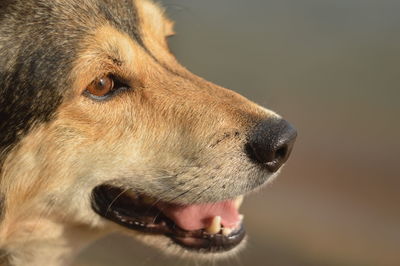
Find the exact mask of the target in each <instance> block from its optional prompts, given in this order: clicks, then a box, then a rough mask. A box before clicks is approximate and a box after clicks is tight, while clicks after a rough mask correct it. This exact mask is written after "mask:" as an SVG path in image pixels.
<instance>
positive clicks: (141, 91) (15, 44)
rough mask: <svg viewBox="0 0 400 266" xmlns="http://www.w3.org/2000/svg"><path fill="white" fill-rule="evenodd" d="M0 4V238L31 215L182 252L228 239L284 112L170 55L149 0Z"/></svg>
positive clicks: (280, 152)
mask: <svg viewBox="0 0 400 266" xmlns="http://www.w3.org/2000/svg"><path fill="white" fill-rule="evenodd" d="M0 8H1V10H0V11H1V15H0V92H1V95H0V117H1V125H0V138H1V139H0V144H1V146H0V148H1V150H0V152H1V157H0V160H1V163H2V168H1V180H0V182H1V187H0V190H1V195H2V196H3V197H4V198H5V201H4V208H3V209H4V210H3V215H2V225H3V226H2V230H3V231H2V232H1V235H2V237H3V242H7V241H6V240H4V239H6V237H8V238H13V239H14V240H13V241H14V242H16V241H17V239H21V240H20V241H24V240H23V239H22V236H26V235H27V232H30V233H29V234H28V235H29V236H31V235H32V232H31V231H34V230H33V229H32V227H34V226H33V225H32V223H33V224H34V221H36V222H37V221H38V219H41V220H46V221H49V222H48V223H51V224H58V225H59V224H62V225H64V226H71V225H76V226H80V227H82V226H83V227H85V226H87V227H91V228H94V229H96V230H97V229H100V230H104V231H109V230H108V229H110V228H111V229H112V230H114V229H117V230H120V231H124V232H130V233H132V234H134V235H136V236H138V237H141V238H144V239H146V241H147V242H157V243H161V244H162V245H164V244H167V245H168V246H170V247H172V248H174V249H176V248H177V247H181V248H184V249H185V250H190V251H192V252H194V253H196V252H197V253H203V254H204V253H224V252H226V251H228V250H232V249H235V248H237V247H238V246H240V243H242V242H243V241H242V240H243V239H244V237H245V232H244V229H243V226H242V222H241V215H240V214H239V212H238V208H239V205H240V201H241V199H242V197H243V195H245V194H246V193H249V192H251V191H253V190H254V189H256V188H258V187H259V186H261V185H263V184H265V183H267V182H268V181H269V180H271V179H272V178H273V177H275V175H276V173H277V172H278V170H279V169H280V167H281V166H282V165H283V164H284V163H285V161H286V160H287V158H288V156H289V154H290V151H291V149H292V146H293V143H294V140H295V138H296V131H295V130H294V129H293V128H292V127H291V126H290V125H289V124H288V123H287V122H286V121H285V120H283V119H282V118H281V117H280V116H278V115H277V114H275V113H274V112H272V111H269V110H267V109H264V108H262V107H260V106H258V105H256V104H255V103H253V102H251V101H249V100H247V99H245V98H244V97H242V96H240V95H238V94H237V93H234V92H232V91H230V90H227V89H224V88H221V87H219V86H217V85H215V84H212V83H210V82H207V81H205V80H203V79H202V78H200V77H197V76H195V75H194V74H192V73H190V72H189V71H188V70H186V69H185V68H184V67H182V66H181V65H180V64H179V63H178V62H177V61H176V59H175V58H174V56H173V55H172V54H171V52H170V50H169V49H168V44H167V37H168V36H170V35H172V34H173V23H172V22H171V21H170V20H169V19H167V18H166V16H165V15H164V12H163V10H162V9H161V8H160V7H159V6H157V5H155V4H153V3H151V2H150V1H147V0H136V1H134V0H123V1H111V0H84V1H81V0H62V1H61V0H55V1H44V0H43V1H41V0H39V1H25V0H24V1H22V0H18V1H17V0H12V1H5V2H4V3H3V4H0ZM194 52H195V51H194ZM28 221H29V222H28ZM48 223H44V224H45V225H46V224H48ZM45 225H43V228H42V231H40V230H37V232H42V233H41V234H43V236H45V235H46V232H47V231H46V230H47V229H46V226H45ZM35 226H37V225H35ZM111 229H110V230H111ZM52 233H53V232H52ZM64 233H65V232H63V233H60V234H61V235H62V234H64ZM25 241H26V240H25Z"/></svg>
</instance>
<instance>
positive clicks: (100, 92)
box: [86, 76, 114, 96]
mask: <svg viewBox="0 0 400 266" xmlns="http://www.w3.org/2000/svg"><path fill="white" fill-rule="evenodd" d="M113 89H114V80H113V79H112V78H110V77H108V76H104V77H101V78H97V79H95V80H94V81H93V82H92V83H91V84H90V85H89V86H88V87H87V88H86V90H87V91H88V92H89V93H90V94H92V95H95V96H105V95H106V94H108V93H110V92H111V91H112V90H113Z"/></svg>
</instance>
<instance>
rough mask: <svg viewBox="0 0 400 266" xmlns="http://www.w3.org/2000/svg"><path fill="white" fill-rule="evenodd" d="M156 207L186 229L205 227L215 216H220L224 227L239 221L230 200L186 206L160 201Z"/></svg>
mask: <svg viewBox="0 0 400 266" xmlns="http://www.w3.org/2000/svg"><path fill="white" fill-rule="evenodd" d="M158 207H159V208H160V209H161V210H162V211H163V213H164V214H165V215H166V216H167V217H168V218H170V219H171V220H173V221H174V222H175V223H176V224H177V225H178V226H179V227H180V228H182V229H184V230H187V231H193V230H199V229H204V228H207V227H208V226H209V225H210V223H211V221H212V219H213V218H214V217H215V216H221V220H222V222H221V224H222V225H223V226H224V227H228V228H236V227H237V226H238V225H239V223H240V218H239V213H238V210H237V209H236V208H235V205H234V203H233V201H232V200H230V201H223V202H217V203H208V204H198V205H187V206H180V205H170V204H164V203H161V204H159V205H158Z"/></svg>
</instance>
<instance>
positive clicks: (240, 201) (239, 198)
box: [234, 195, 244, 210]
mask: <svg viewBox="0 0 400 266" xmlns="http://www.w3.org/2000/svg"><path fill="white" fill-rule="evenodd" d="M243 198H244V197H243V195H242V196H239V197H237V198H236V199H235V201H234V204H235V207H236V209H238V210H239V208H240V206H242V203H243Z"/></svg>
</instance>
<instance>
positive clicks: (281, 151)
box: [275, 145, 288, 159]
mask: <svg viewBox="0 0 400 266" xmlns="http://www.w3.org/2000/svg"><path fill="white" fill-rule="evenodd" d="M287 153H288V146H287V145H284V146H283V147H281V148H279V149H278V150H277V151H276V152H275V159H284V158H285V157H286V155H287Z"/></svg>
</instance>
